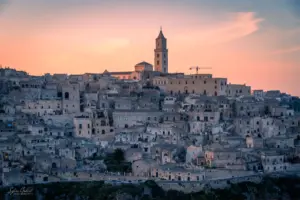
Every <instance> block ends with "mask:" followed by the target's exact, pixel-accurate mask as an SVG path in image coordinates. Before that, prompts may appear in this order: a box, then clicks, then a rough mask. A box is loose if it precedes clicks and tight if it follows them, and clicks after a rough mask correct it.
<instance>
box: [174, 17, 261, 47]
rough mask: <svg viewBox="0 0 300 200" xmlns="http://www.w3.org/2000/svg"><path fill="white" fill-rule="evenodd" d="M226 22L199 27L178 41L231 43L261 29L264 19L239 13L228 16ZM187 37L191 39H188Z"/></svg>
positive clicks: (180, 36)
mask: <svg viewBox="0 0 300 200" xmlns="http://www.w3.org/2000/svg"><path fill="white" fill-rule="evenodd" d="M224 21H225V22H212V23H210V24H209V25H205V26H203V27H198V28H197V29H196V30H195V29H194V31H193V32H191V33H189V34H187V33H185V34H182V35H178V37H177V39H179V40H183V41H184V40H191V39H192V40H197V41H199V40H200V41H201V42H202V43H203V44H218V43H224V42H229V41H232V40H235V39H239V38H242V37H245V36H247V35H250V34H252V33H254V32H256V31H257V30H258V29H259V23H260V22H262V21H263V19H262V18H257V17H256V16H255V13H254V12H239V13H230V14H227V15H226V16H225V20H224ZM211 24H213V25H211ZM190 30H193V29H192V28H191V29H190ZM187 35H189V37H186V36H187Z"/></svg>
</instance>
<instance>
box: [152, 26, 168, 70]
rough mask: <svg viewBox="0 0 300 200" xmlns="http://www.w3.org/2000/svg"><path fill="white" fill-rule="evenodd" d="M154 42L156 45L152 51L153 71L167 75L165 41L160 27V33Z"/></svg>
mask: <svg viewBox="0 0 300 200" xmlns="http://www.w3.org/2000/svg"><path fill="white" fill-rule="evenodd" d="M155 42H156V45H155V49H154V66H155V67H154V69H155V71H159V72H163V73H168V49H167V39H166V38H165V36H164V34H163V32H162V27H160V32H159V34H158V37H157V38H156V40H155Z"/></svg>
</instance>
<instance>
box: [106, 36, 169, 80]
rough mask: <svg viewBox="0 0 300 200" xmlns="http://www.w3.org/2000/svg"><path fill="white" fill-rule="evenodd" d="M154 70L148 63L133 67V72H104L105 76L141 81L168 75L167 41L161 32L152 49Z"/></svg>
mask: <svg viewBox="0 0 300 200" xmlns="http://www.w3.org/2000/svg"><path fill="white" fill-rule="evenodd" d="M154 66H155V67H154V68H153V65H152V64H150V63H148V62H145V61H143V62H140V63H138V64H136V65H135V66H134V71H128V72H109V71H107V70H105V71H104V73H105V74H107V75H110V76H112V77H115V78H117V79H123V80H142V79H147V78H151V77H153V76H155V75H159V74H167V73H168V49H167V39H166V38H165V36H164V34H163V32H162V30H160V32H159V35H158V37H157V38H156V40H155V49H154Z"/></svg>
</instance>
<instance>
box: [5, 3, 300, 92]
mask: <svg viewBox="0 0 300 200" xmlns="http://www.w3.org/2000/svg"><path fill="white" fill-rule="evenodd" d="M297 1H298V0H151V1H143V0H0V64H2V65H3V66H11V67H13V68H16V69H19V70H25V71H27V72H29V73H31V74H34V75H41V74H44V73H46V72H50V73H69V74H71V73H73V74H78V73H85V72H94V73H102V72H103V71H104V70H105V69H107V70H108V71H131V70H133V66H134V65H135V64H136V63H138V62H141V61H146V62H149V63H153V61H154V46H155V38H156V37H157V36H158V33H159V29H160V26H162V28H163V32H164V35H165V37H166V38H167V39H168V49H169V71H170V72H185V73H187V74H190V73H194V71H190V70H189V67H190V66H196V65H198V66H206V67H208V66H209V67H212V69H211V70H202V71H201V73H212V74H213V75H214V76H216V77H227V78H228V80H229V81H228V82H230V83H240V84H244V83H246V84H247V85H251V86H252V88H253V89H264V90H270V89H280V90H281V91H283V92H287V93H291V94H293V95H297V96H300V84H299V80H300V13H299V15H298V13H297V12H300V3H298V4H297V3H296V2H297ZM298 2H299V1H298Z"/></svg>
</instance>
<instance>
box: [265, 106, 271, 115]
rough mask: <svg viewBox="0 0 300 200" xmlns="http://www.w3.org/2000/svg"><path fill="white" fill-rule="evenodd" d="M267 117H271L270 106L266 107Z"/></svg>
mask: <svg viewBox="0 0 300 200" xmlns="http://www.w3.org/2000/svg"><path fill="white" fill-rule="evenodd" d="M264 112H265V115H269V114H270V113H271V112H270V108H269V106H265V111H264Z"/></svg>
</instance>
